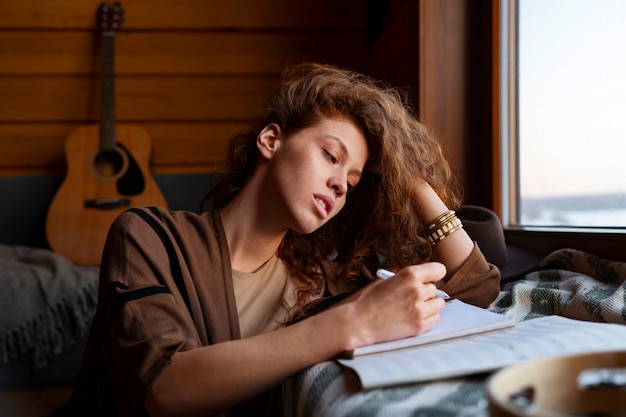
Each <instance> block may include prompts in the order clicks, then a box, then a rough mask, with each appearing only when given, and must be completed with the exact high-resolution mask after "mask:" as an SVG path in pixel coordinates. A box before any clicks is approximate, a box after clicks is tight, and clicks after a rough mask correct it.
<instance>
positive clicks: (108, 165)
mask: <svg viewBox="0 0 626 417" xmlns="http://www.w3.org/2000/svg"><path fill="white" fill-rule="evenodd" d="M94 166H95V169H96V172H97V173H98V175H100V176H101V177H103V178H111V179H114V178H117V177H119V176H120V175H121V174H123V171H124V169H125V168H126V159H125V158H124V157H123V156H122V155H121V154H120V153H119V152H116V151H100V152H98V154H97V155H96V158H95V160H94Z"/></svg>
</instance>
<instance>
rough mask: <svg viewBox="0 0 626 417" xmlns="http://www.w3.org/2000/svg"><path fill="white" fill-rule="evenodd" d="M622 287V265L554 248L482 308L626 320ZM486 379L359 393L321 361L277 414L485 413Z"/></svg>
mask: <svg viewBox="0 0 626 417" xmlns="http://www.w3.org/2000/svg"><path fill="white" fill-rule="evenodd" d="M625 286H626V263H622V262H613V261H609V260H605V259H602V258H599V257H597V256H594V255H592V254H589V253H586V252H581V251H577V250H573V249H560V250H558V251H555V252H553V253H551V254H550V255H548V256H547V257H546V258H545V259H544V260H543V261H542V262H541V263H540V265H539V269H538V270H537V271H535V272H531V273H529V274H526V275H525V276H523V277H522V278H521V279H519V280H516V281H513V282H510V283H507V284H506V285H505V286H503V288H502V291H501V293H500V295H499V297H498V298H497V299H496V300H495V301H494V302H493V303H492V305H491V306H490V307H489V309H490V310H492V311H496V312H498V313H502V314H506V315H509V316H512V317H514V318H515V320H516V321H522V320H528V319H532V318H536V317H540V316H546V315H552V314H556V315H560V316H565V317H568V318H573V319H577V320H585V321H596V322H608V323H620V324H626V293H625ZM488 376H489V375H486V374H482V375H472V376H469V377H463V378H456V379H448V380H444V381H435V382H429V383H420V384H412V385H407V386H401V387H394V388H385V389H374V390H368V391H364V390H362V389H361V387H360V384H359V381H358V378H357V377H356V376H355V375H354V374H353V373H352V372H350V371H348V370H346V369H344V368H342V367H341V366H340V365H339V364H337V363H336V362H334V361H328V362H323V363H320V364H317V365H315V366H313V367H311V368H309V369H307V370H306V371H304V372H301V373H300V374H298V375H297V376H295V377H294V378H292V379H291V380H289V381H287V383H285V384H284V386H283V398H285V402H284V405H285V408H284V411H285V415H286V416H294V417H296V416H297V417H309V416H310V417H314V416H379V417H381V416H394V417H396V416H398V417H399V416H416V415H419V416H478V417H483V416H484V417H487V408H486V407H487V400H486V398H485V396H484V383H485V381H486V379H487V377H488Z"/></svg>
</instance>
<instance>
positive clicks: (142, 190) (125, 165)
mask: <svg viewBox="0 0 626 417" xmlns="http://www.w3.org/2000/svg"><path fill="white" fill-rule="evenodd" d="M115 130H116V143H115V149H109V150H105V149H102V148H101V145H100V141H99V126H98V125H91V126H83V127H79V128H77V129H75V130H74V131H72V132H71V134H70V135H69V136H68V138H67V140H66V143H65V153H66V158H67V159H66V160H67V174H66V176H65V178H64V180H63V182H62V184H61V186H60V188H59V190H58V191H57V193H56V195H55V196H54V198H53V200H52V202H51V204H50V207H49V208H48V213H47V218H46V236H47V239H48V244H49V245H50V247H51V249H52V250H54V251H55V252H57V253H59V254H61V255H63V256H65V257H66V258H68V259H70V260H71V261H73V262H76V263H81V264H93V265H98V264H100V259H101V256H102V250H103V248H104V243H105V241H106V237H107V234H108V230H109V228H110V226H111V224H112V223H113V221H114V220H115V218H116V217H117V216H118V215H119V214H121V213H122V212H123V211H125V210H127V209H129V208H131V207H144V206H163V207H167V203H166V200H165V197H164V196H163V194H162V193H161V191H160V189H159V187H158V185H157V183H156V182H155V181H154V179H153V178H152V176H151V174H150V170H149V164H150V155H151V149H152V145H151V140H150V136H149V135H148V133H147V131H146V130H145V129H143V128H141V127H139V126H133V125H125V124H119V125H117V126H116V127H115Z"/></svg>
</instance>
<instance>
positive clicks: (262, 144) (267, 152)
mask: <svg viewBox="0 0 626 417" xmlns="http://www.w3.org/2000/svg"><path fill="white" fill-rule="evenodd" d="M279 136H280V126H278V125H277V124H276V123H270V124H269V125H267V126H265V127H264V128H263V130H262V131H261V133H259V136H257V138H256V146H257V148H258V149H259V152H260V153H261V155H263V156H264V157H265V158H267V159H271V158H272V156H273V155H274V152H276V149H277V148H278V146H277V145H278V142H279V139H278V138H279Z"/></svg>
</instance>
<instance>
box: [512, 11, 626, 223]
mask: <svg viewBox="0 0 626 417" xmlns="http://www.w3.org/2000/svg"><path fill="white" fill-rule="evenodd" d="M500 11H501V26H500V27H501V34H500V35H501V53H500V59H501V62H500V67H501V74H503V76H502V77H501V82H502V84H501V88H500V91H501V94H502V97H501V121H502V123H501V128H502V132H501V137H502V152H503V158H502V160H503V161H504V163H503V164H502V173H501V174H502V177H503V185H504V186H503V193H502V196H503V215H502V217H503V221H504V223H505V225H512V226H523V227H528V226H530V227H555V226H558V227H563V228H577V230H579V229H580V228H613V229H617V230H618V231H622V232H623V231H624V230H626V117H625V115H626V0H601V1H589V0H549V1H546V0H502V2H501V10H500Z"/></svg>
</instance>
